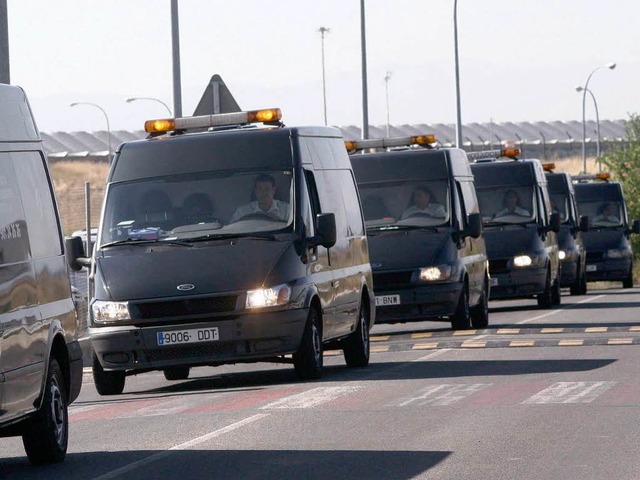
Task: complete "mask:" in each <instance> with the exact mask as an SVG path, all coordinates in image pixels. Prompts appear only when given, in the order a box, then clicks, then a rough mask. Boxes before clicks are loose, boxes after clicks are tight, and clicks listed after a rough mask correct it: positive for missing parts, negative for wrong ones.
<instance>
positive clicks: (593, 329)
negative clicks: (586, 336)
mask: <svg viewBox="0 0 640 480" xmlns="http://www.w3.org/2000/svg"><path fill="white" fill-rule="evenodd" d="M607 330H609V327H587V328H585V329H584V331H585V333H599V332H606V331H607Z"/></svg>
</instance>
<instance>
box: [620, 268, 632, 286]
mask: <svg viewBox="0 0 640 480" xmlns="http://www.w3.org/2000/svg"><path fill="white" fill-rule="evenodd" d="M622 288H633V267H631V270H629V275H627V278H625V279H624V280H622Z"/></svg>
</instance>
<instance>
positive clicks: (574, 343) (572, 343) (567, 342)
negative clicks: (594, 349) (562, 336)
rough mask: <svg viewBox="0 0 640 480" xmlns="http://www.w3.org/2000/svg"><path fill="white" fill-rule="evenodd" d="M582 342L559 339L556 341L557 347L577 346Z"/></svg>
mask: <svg viewBox="0 0 640 480" xmlns="http://www.w3.org/2000/svg"><path fill="white" fill-rule="evenodd" d="M583 343H584V340H560V341H559V342H558V346H559V347H579V346H581V345H582V344H583Z"/></svg>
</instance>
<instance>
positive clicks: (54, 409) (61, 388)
mask: <svg viewBox="0 0 640 480" xmlns="http://www.w3.org/2000/svg"><path fill="white" fill-rule="evenodd" d="M68 441H69V412H68V410H67V391H66V390H65V380H64V375H63V374H62V370H61V369H60V365H59V364H58V361H57V360H56V359H51V360H50V361H49V368H48V371H47V381H46V383H45V387H44V398H43V400H42V406H41V407H40V410H38V412H37V413H36V415H35V416H34V417H33V418H32V419H30V420H29V422H28V424H27V425H26V427H25V431H24V433H23V434H22V443H23V444H24V449H25V451H26V452H27V457H29V460H30V461H31V463H33V464H34V465H42V464H45V463H58V462H61V461H62V460H64V457H65V456H66V454H67V443H68Z"/></svg>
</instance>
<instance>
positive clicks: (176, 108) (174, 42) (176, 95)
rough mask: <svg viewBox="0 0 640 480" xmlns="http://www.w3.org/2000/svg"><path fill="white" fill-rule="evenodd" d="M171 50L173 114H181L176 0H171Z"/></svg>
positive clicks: (178, 30) (179, 115)
mask: <svg viewBox="0 0 640 480" xmlns="http://www.w3.org/2000/svg"><path fill="white" fill-rule="evenodd" d="M171 52H172V58H173V114H174V115H175V116H176V117H181V116H182V86H181V84H180V29H179V22H178V0H171Z"/></svg>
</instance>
